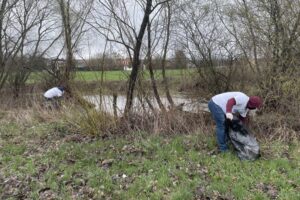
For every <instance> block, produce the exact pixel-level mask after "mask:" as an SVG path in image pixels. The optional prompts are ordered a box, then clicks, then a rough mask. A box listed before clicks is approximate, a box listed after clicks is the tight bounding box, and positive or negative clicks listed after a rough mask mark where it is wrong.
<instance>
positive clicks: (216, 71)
mask: <svg viewBox="0 0 300 200" xmlns="http://www.w3.org/2000/svg"><path fill="white" fill-rule="evenodd" d="M178 9H179V12H180V15H178V16H177V17H178V21H179V23H180V26H181V31H180V33H179V39H180V41H181V44H182V45H183V46H184V48H185V50H186V51H187V52H188V54H189V57H190V59H191V61H192V63H193V64H194V65H195V66H196V67H197V69H198V73H199V76H200V78H201V80H203V81H204V83H205V87H206V88H208V89H209V90H210V91H212V92H214V93H218V92H222V91H226V90H229V89H230V87H231V85H230V83H231V81H230V80H231V76H232V72H233V69H234V68H233V59H234V50H235V49H234V47H233V44H232V42H231V41H230V38H228V37H226V35H225V34H224V32H223V30H222V28H221V27H220V23H219V21H218V20H217V18H216V17H215V16H216V10H215V9H214V6H213V4H211V3H210V2H198V1H197V2H195V1H189V2H185V3H184V4H182V5H179V8H178ZM221 60H227V61H228V62H226V64H227V65H228V66H226V67H227V68H226V69H228V70H221V69H222V67H224V66H223V64H224V63H222V62H220V61H221ZM224 69H225V68H224Z"/></svg>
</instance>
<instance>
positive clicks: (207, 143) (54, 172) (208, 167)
mask: <svg viewBox="0 0 300 200" xmlns="http://www.w3.org/2000/svg"><path fill="white" fill-rule="evenodd" d="M20 120H22V122H21V123H20V122H17V121H18V120H9V119H8V118H7V117H6V114H5V113H1V120H0V149H1V151H0V199H114V200H115V199H174V200H175V199H178V200H185V199H186V200H189V199H207V198H210V199H275V198H277V199H289V200H293V199H294V200H297V199H300V193H299V190H300V171H299V168H300V144H299V141H298V142H297V141H293V142H290V143H289V144H285V143H282V142H279V141H272V142H271V143H268V142H266V141H260V142H261V148H262V158H261V159H259V160H258V161H256V162H241V161H240V160H239V159H238V158H237V157H236V155H234V154H233V153H228V154H217V155H211V152H212V151H213V150H214V149H215V147H216V144H215V138H214V135H213V133H205V134H203V133H201V132H196V133H194V134H191V135H173V136H167V137H166V136H161V135H151V134H150V135H149V134H145V133H139V132H135V133H132V134H131V135H127V136H124V135H123V136H111V137H108V138H104V139H103V138H98V137H91V136H87V135H84V133H78V132H74V129H72V128H71V127H70V126H69V124H67V123H65V122H63V121H60V120H58V119H57V120H55V121H52V120H48V121H43V120H41V119H40V118H36V119H34V120H28V119H26V120H24V118H20Z"/></svg>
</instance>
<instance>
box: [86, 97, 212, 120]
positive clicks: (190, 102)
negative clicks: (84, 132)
mask: <svg viewBox="0 0 300 200" xmlns="http://www.w3.org/2000/svg"><path fill="white" fill-rule="evenodd" d="M160 98H161V101H162V103H163V104H164V105H165V107H166V108H167V107H168V106H169V103H168V100H167V98H166V97H160ZM84 99H85V100H87V101H89V102H90V103H93V104H94V105H95V106H96V109H98V110H99V109H100V108H101V110H103V111H105V112H109V113H111V114H113V110H114V109H113V96H112V95H103V96H101V98H100V96H99V95H87V96H84ZM172 99H173V101H174V104H175V105H176V106H178V107H180V109H182V110H183V111H187V112H193V113H198V112H201V111H208V107H207V103H204V102H203V101H201V100H199V99H197V98H191V97H187V96H184V95H176V96H172ZM149 100H150V102H151V104H152V105H153V107H154V108H159V107H158V104H157V102H156V99H155V98H154V97H152V98H149ZM125 104H126V96H124V95H119V96H117V101H116V107H117V114H118V115H120V114H121V113H123V111H124V108H125ZM143 107H144V108H143ZM133 108H134V109H136V110H137V111H138V110H142V109H146V110H148V111H149V112H150V111H151V110H150V108H149V106H148V104H147V103H146V101H145V99H143V100H142V101H140V100H139V99H138V98H137V97H135V98H134V99H133Z"/></svg>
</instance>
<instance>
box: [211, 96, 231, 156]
mask: <svg viewBox="0 0 300 200" xmlns="http://www.w3.org/2000/svg"><path fill="white" fill-rule="evenodd" d="M208 108H209V110H210V112H211V114H212V116H213V118H214V120H215V122H216V133H217V141H218V145H219V149H220V151H221V152H224V151H227V150H228V147H227V144H226V137H227V136H226V130H225V129H226V127H225V114H224V112H223V110H222V109H221V108H220V107H219V106H218V105H217V104H215V103H214V102H213V101H212V100H210V101H209V103H208Z"/></svg>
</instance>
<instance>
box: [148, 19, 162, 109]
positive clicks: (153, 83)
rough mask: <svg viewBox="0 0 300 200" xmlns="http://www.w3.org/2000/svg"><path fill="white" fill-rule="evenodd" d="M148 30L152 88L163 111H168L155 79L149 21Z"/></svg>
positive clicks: (149, 67)
mask: <svg viewBox="0 0 300 200" xmlns="http://www.w3.org/2000/svg"><path fill="white" fill-rule="evenodd" d="M147 30H148V56H147V57H148V69H149V73H150V78H151V85H152V89H153V92H154V97H155V99H156V101H157V104H158V106H159V108H160V109H161V110H162V111H166V109H165V106H164V105H163V103H162V102H161V99H160V97H159V93H158V90H157V86H156V81H155V78H154V73H153V67H152V56H151V23H150V22H149V23H148V26H147Z"/></svg>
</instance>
